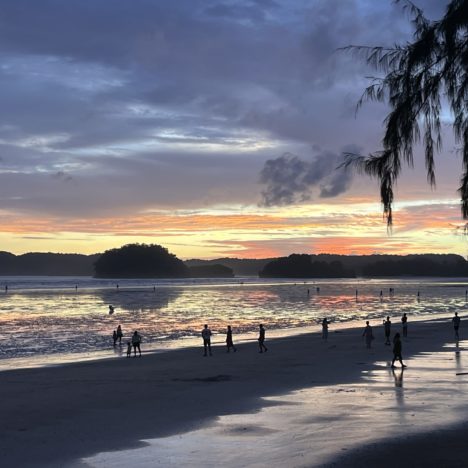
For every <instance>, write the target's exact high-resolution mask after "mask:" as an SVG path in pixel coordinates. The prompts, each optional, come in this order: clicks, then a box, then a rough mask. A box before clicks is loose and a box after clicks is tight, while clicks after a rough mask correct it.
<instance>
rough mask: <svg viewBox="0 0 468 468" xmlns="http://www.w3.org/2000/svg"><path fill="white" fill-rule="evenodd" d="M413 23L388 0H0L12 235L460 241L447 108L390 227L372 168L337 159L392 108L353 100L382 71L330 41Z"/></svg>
mask: <svg viewBox="0 0 468 468" xmlns="http://www.w3.org/2000/svg"><path fill="white" fill-rule="evenodd" d="M415 3H416V4H417V5H418V6H421V7H422V8H423V9H424V10H425V11H426V13H427V15H428V16H429V17H430V18H438V17H440V16H441V14H442V13H443V10H444V6H445V4H446V2H444V1H442V0H416V2H415ZM410 38H411V29H410V26H409V23H408V16H407V14H405V13H404V12H403V11H402V8H401V5H400V6H399V5H395V4H394V3H392V1H391V0H379V1H375V0H172V1H166V0H92V1H84V0H66V1H63V0H41V1H40V2H39V1H37V0H2V2H1V5H0V51H1V55H2V60H1V62H0V102H1V106H0V114H1V121H0V199H1V205H0V216H1V220H2V222H1V223H0V250H6V251H11V252H14V253H23V252H27V251H41V252H44V251H53V252H78V253H96V252H102V251H104V250H106V249H109V248H114V247H119V246H121V245H123V244H126V243H130V242H146V243H157V244H161V245H163V246H165V247H167V248H168V249H169V250H170V251H171V252H173V253H175V254H176V255H178V256H179V257H181V258H185V259H186V258H195V257H196V258H214V257H223V256H230V257H233V256H237V257H249V258H252V257H271V256H278V255H288V254H290V253H293V252H296V253H322V252H329V253H342V254H356V253H357V254H363V253H402V254H404V253H423V252H438V253H449V252H450V253H458V254H461V255H463V256H466V255H467V254H468V248H467V247H468V243H467V242H468V239H467V238H466V236H464V235H463V232H460V231H461V229H460V226H461V225H462V224H463V223H462V219H461V215H460V206H459V200H458V195H457V191H456V189H457V187H458V184H459V177H460V174H461V170H460V168H461V161H460V155H459V153H458V151H457V147H456V145H455V142H454V140H453V137H452V136H451V133H450V123H451V115H450V114H449V113H448V112H446V113H444V121H443V125H444V134H445V138H444V147H443V150H442V153H441V154H440V156H438V158H437V166H436V167H437V187H436V189H435V190H431V189H430V187H429V186H428V185H427V182H426V177H425V174H424V166H423V164H422V162H421V161H420V160H421V159H422V158H421V155H420V154H418V155H417V161H416V167H415V169H413V170H408V171H406V173H405V176H404V177H403V178H402V179H401V181H400V183H399V185H398V189H397V192H396V198H397V203H396V204H395V213H394V216H395V225H394V229H393V233H392V234H391V235H390V234H389V233H388V232H387V228H386V224H385V221H384V220H383V218H382V207H381V205H380V203H379V192H378V185H377V182H376V181H375V180H371V179H368V178H366V177H363V176H357V175H353V174H352V173H348V172H346V173H345V172H344V171H343V170H342V169H340V170H337V169H336V168H337V166H338V165H339V164H340V162H341V161H342V158H343V152H345V151H353V152H358V153H362V154H368V153H369V152H371V151H375V150H378V149H380V139H381V137H382V122H383V119H384V118H385V113H386V110H387V109H386V107H385V106H384V105H377V104H367V105H365V106H364V107H363V108H362V109H361V110H360V111H359V112H358V113H357V115H356V114H355V105H356V102H357V101H358V99H359V97H360V96H361V93H362V91H363V89H364V87H365V86H366V84H367V83H368V79H367V78H366V77H369V76H371V75H373V74H375V72H374V71H373V70H370V69H369V68H367V67H366V66H365V64H364V63H363V62H362V61H360V60H358V59H357V58H356V57H353V56H351V55H349V54H345V53H343V52H340V51H337V49H339V48H340V47H343V46H346V45H349V44H366V45H384V46H391V45H393V44H395V43H404V42H405V41H406V40H409V39H410ZM418 151H419V149H418Z"/></svg>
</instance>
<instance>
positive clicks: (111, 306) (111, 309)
mask: <svg viewBox="0 0 468 468" xmlns="http://www.w3.org/2000/svg"><path fill="white" fill-rule="evenodd" d="M113 313H114V306H113V305H110V304H109V315H112V314H113Z"/></svg>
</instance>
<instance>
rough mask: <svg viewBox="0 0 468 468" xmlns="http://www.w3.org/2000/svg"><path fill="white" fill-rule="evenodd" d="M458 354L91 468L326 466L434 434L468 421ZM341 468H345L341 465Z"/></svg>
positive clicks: (466, 383) (446, 353)
mask: <svg viewBox="0 0 468 468" xmlns="http://www.w3.org/2000/svg"><path fill="white" fill-rule="evenodd" d="M467 349H468V342H467V341H465V342H460V344H459V348H456V347H455V346H453V345H446V346H445V347H444V349H443V351H441V352H438V353H421V354H419V355H417V356H415V357H412V358H411V359H409V360H408V365H409V367H408V369H406V370H405V371H402V369H401V368H400V367H397V368H396V369H391V368H390V363H389V362H383V361H382V362H376V363H375V367H374V368H373V369H372V370H370V371H367V370H366V371H363V372H362V379H361V380H360V381H359V382H358V383H354V384H347V385H334V386H318V387H314V388H307V389H303V390H300V391H295V392H292V393H290V394H287V395H284V396H280V397H278V396H275V397H272V398H266V399H265V406H264V407H263V408H262V409H261V410H260V411H258V412H253V413H250V414H234V415H227V416H221V417H219V418H217V420H216V423H215V424H213V425H211V426H210V427H208V428H202V429H199V430H195V431H192V432H188V433H185V434H179V435H176V436H171V437H165V438H159V439H153V440H147V441H145V442H146V443H147V444H148V445H146V446H145V447H143V448H139V449H135V450H128V451H120V452H112V453H101V454H98V455H96V456H94V457H91V458H88V459H86V460H85V462H86V463H87V464H89V466H90V467H94V468H102V467H105V466H114V467H124V466H128V465H129V464H130V463H131V462H132V460H133V461H135V460H138V463H139V464H140V465H141V466H164V467H172V466H174V467H175V466H204V467H215V466H221V465H222V466H224V467H232V468H234V467H240V466H249V467H264V466H268V465H270V466H273V467H280V466H281V467H285V466H288V467H295V466H309V467H310V466H321V465H323V464H326V463H327V462H329V461H333V460H335V457H336V456H340V455H342V454H345V453H346V452H347V451H351V450H352V449H354V448H356V447H359V446H362V445H363V444H367V443H377V444H379V443H385V441H386V440H390V439H391V440H394V438H395V437H401V436H404V435H410V434H413V433H417V432H422V431H425V430H433V429H435V428H437V427H443V426H446V425H448V424H451V423H456V422H459V421H461V420H462V419H463V418H464V416H465V414H466V407H465V406H464V401H466V400H467V398H468V375H456V373H457V372H461V369H462V368H463V365H464V364H466V363H465V362H464V361H465V356H464V354H463V352H466V350H467ZM338 466H339V465H338Z"/></svg>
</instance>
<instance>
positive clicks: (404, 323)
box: [401, 312, 408, 338]
mask: <svg viewBox="0 0 468 468" xmlns="http://www.w3.org/2000/svg"><path fill="white" fill-rule="evenodd" d="M401 325H402V328H403V338H406V337H407V336H408V317H407V316H406V312H405V313H404V314H403V317H401Z"/></svg>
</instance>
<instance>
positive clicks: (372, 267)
mask: <svg viewBox="0 0 468 468" xmlns="http://www.w3.org/2000/svg"><path fill="white" fill-rule="evenodd" d="M0 276H95V277H99V278H229V277H233V276H258V277H261V278H354V277H394V276H422V277H429V276H440V277H465V276H468V262H467V261H466V260H465V259H464V258H463V257H462V256H460V255H456V254H418V255H334V254H318V255H309V254H292V255H289V256H288V257H278V258H263V259H242V258H218V259H214V260H200V259H191V260H186V261H183V260H181V259H179V258H177V257H176V256H175V255H174V254H171V253H170V252H169V251H168V250H167V249H166V248H164V247H162V246H160V245H156V244H150V245H147V244H127V245H124V246H123V247H120V248H118V249H111V250H107V251H106V252H104V253H102V254H93V255H82V254H62V253H38V252H31V253H26V254H22V255H14V254H12V253H9V252H0Z"/></svg>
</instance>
